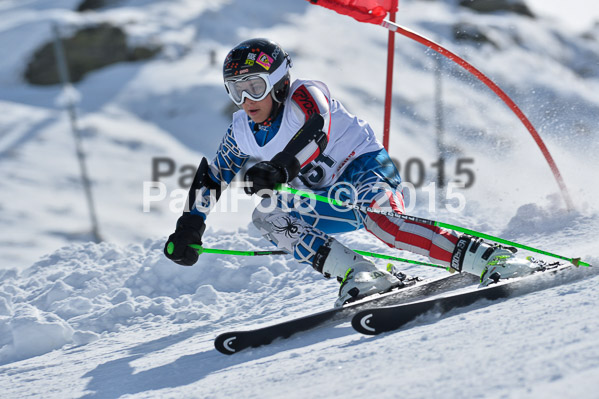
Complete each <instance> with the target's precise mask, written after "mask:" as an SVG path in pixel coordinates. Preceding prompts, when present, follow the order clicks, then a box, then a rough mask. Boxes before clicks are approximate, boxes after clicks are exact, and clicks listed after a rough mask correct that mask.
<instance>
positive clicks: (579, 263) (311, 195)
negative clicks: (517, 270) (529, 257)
mask: <svg viewBox="0 0 599 399" xmlns="http://www.w3.org/2000/svg"><path fill="white" fill-rule="evenodd" d="M276 190H277V191H283V192H288V193H291V194H294V195H299V196H302V197H306V198H314V199H315V200H317V201H320V202H325V203H327V204H330V205H335V206H339V207H346V208H350V209H355V210H359V211H362V212H370V213H378V214H381V215H386V216H391V217H395V218H399V219H403V220H408V221H411V222H416V223H420V224H425V225H428V226H435V227H442V228H446V229H451V230H455V231H459V232H461V233H465V234H469V235H472V236H475V237H479V238H484V239H486V240H490V241H495V242H498V243H500V244H505V245H509V246H512V247H516V248H520V249H524V250H527V251H530V252H535V253H538V254H541V255H546V256H550V257H552V258H557V259H561V260H565V261H568V262H570V263H572V264H573V265H575V266H587V267H589V266H591V265H590V264H589V263H587V262H583V261H582V260H580V258H568V257H566V256H562V255H557V254H554V253H551V252H547V251H543V250H541V249H538V248H533V247H529V246H528V245H524V244H519V243H517V242H513V241H509V240H506V239H503V238H500V237H495V236H492V235H490V234H485V233H481V232H479V231H475V230H471V229H467V228H465V227H460V226H455V225H452V224H449V223H443V222H437V221H434V220H430V219H424V218H420V217H416V216H411V215H404V214H402V213H397V212H392V211H385V210H382V209H377V208H372V207H366V206H359V205H357V204H352V203H351V202H349V201H338V200H336V199H333V198H329V197H325V196H323V195H318V194H315V193H311V192H307V191H302V190H297V189H295V188H291V187H288V186H284V185H278V186H277V187H276Z"/></svg>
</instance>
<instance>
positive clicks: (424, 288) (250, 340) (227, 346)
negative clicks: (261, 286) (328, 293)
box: [214, 274, 477, 355]
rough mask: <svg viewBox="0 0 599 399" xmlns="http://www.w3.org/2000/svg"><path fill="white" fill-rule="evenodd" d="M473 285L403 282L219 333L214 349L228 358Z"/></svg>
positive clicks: (470, 280)
mask: <svg viewBox="0 0 599 399" xmlns="http://www.w3.org/2000/svg"><path fill="white" fill-rule="evenodd" d="M476 281H477V278H476V277H474V276H471V275H468V274H454V275H450V276H443V277H440V278H436V279H431V280H424V281H417V280H416V279H413V280H410V279H408V280H406V281H405V282H404V284H405V285H404V286H403V287H400V288H398V289H394V290H393V291H390V292H388V293H385V294H380V295H372V296H369V297H366V298H364V299H361V300H358V301H355V302H352V303H349V304H346V305H344V306H343V307H341V308H332V309H328V310H324V311H322V312H318V313H314V314H310V315H308V316H304V317H300V318H296V319H291V320H288V321H284V322H281V323H277V324H274V325H270V326H267V327H262V328H258V329H255V330H247V331H230V332H225V333H222V334H220V335H219V336H217V337H216V339H215V340H214V347H215V348H216V349H217V350H218V351H219V352H221V353H224V354H226V355H232V354H234V353H237V352H239V351H241V350H243V349H247V348H250V347H254V348H255V347H258V346H262V345H267V344H270V343H271V342H272V341H273V340H275V339H277V338H289V337H290V336H291V335H293V334H296V333H298V332H302V331H307V330H310V329H313V328H316V327H319V326H322V325H324V324H325V323H328V322H334V321H338V320H347V319H348V318H349V317H351V316H352V315H353V314H355V313H356V312H357V311H359V310H361V309H364V308H365V307H367V306H373V305H378V306H385V305H388V304H391V303H394V304H395V303H402V302H405V301H407V300H414V299H418V298H424V297H427V296H430V295H432V294H435V293H440V292H447V291H450V290H454V289H459V288H463V287H467V286H469V285H472V284H475V283H476Z"/></svg>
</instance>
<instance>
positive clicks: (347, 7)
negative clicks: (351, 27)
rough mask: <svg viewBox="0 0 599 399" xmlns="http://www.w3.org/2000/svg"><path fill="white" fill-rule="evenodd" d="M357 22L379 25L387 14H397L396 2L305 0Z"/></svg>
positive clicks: (384, 0) (376, 0) (383, 0)
mask: <svg viewBox="0 0 599 399" xmlns="http://www.w3.org/2000/svg"><path fill="white" fill-rule="evenodd" d="M307 1H309V2H310V3H312V4H316V5H319V6H322V7H325V8H328V9H330V10H333V11H336V12H338V13H339V14H343V15H348V16H350V17H352V18H354V19H356V20H357V21H359V22H368V23H371V24H376V25H380V24H381V22H383V19H385V17H386V16H387V13H388V12H397V0H307Z"/></svg>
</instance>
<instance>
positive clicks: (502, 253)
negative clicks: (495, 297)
mask: <svg viewBox="0 0 599 399" xmlns="http://www.w3.org/2000/svg"><path fill="white" fill-rule="evenodd" d="M515 253H516V248H513V247H504V246H501V245H497V244H494V245H493V244H489V243H486V242H484V241H483V240H482V239H480V238H477V237H471V236H468V235H463V236H461V237H460V238H459V240H458V243H457V244H456V248H455V250H454V251H453V255H452V257H451V267H452V268H453V269H455V270H457V271H459V272H466V273H470V274H474V275H475V276H479V277H480V286H483V287H484V286H487V285H489V284H491V283H496V282H497V281H499V279H504V278H511V277H518V276H525V275H528V274H531V273H533V272H534V271H535V270H537V269H538V266H537V265H535V264H534V263H532V262H530V261H529V260H528V259H520V258H516V257H515V256H514V255H515Z"/></svg>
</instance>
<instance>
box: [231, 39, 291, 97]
mask: <svg viewBox="0 0 599 399" xmlns="http://www.w3.org/2000/svg"><path fill="white" fill-rule="evenodd" d="M291 66H292V62H291V58H290V57H289V54H287V52H285V50H283V49H282V48H281V46H279V44H278V43H276V42H274V41H272V40H269V39H264V38H256V39H250V40H246V41H244V42H241V43H239V44H238V45H237V46H235V47H234V48H233V49H232V50H231V51H230V52H229V54H227V57H226V58H225V62H224V64H223V79H224V81H225V89H226V90H227V93H228V94H229V96H231V92H230V91H229V87H228V86H227V81H231V80H233V81H234V80H238V79H241V78H243V77H246V76H250V75H258V74H262V75H263V74H268V80H269V83H270V86H269V87H272V89H271V91H270V93H271V96H272V98H273V100H275V101H276V102H277V103H282V102H283V101H285V98H287V94H288V93H289V86H290V77H289V69H290V68H291ZM231 99H233V97H231ZM233 101H235V100H233ZM237 105H240V104H237Z"/></svg>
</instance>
